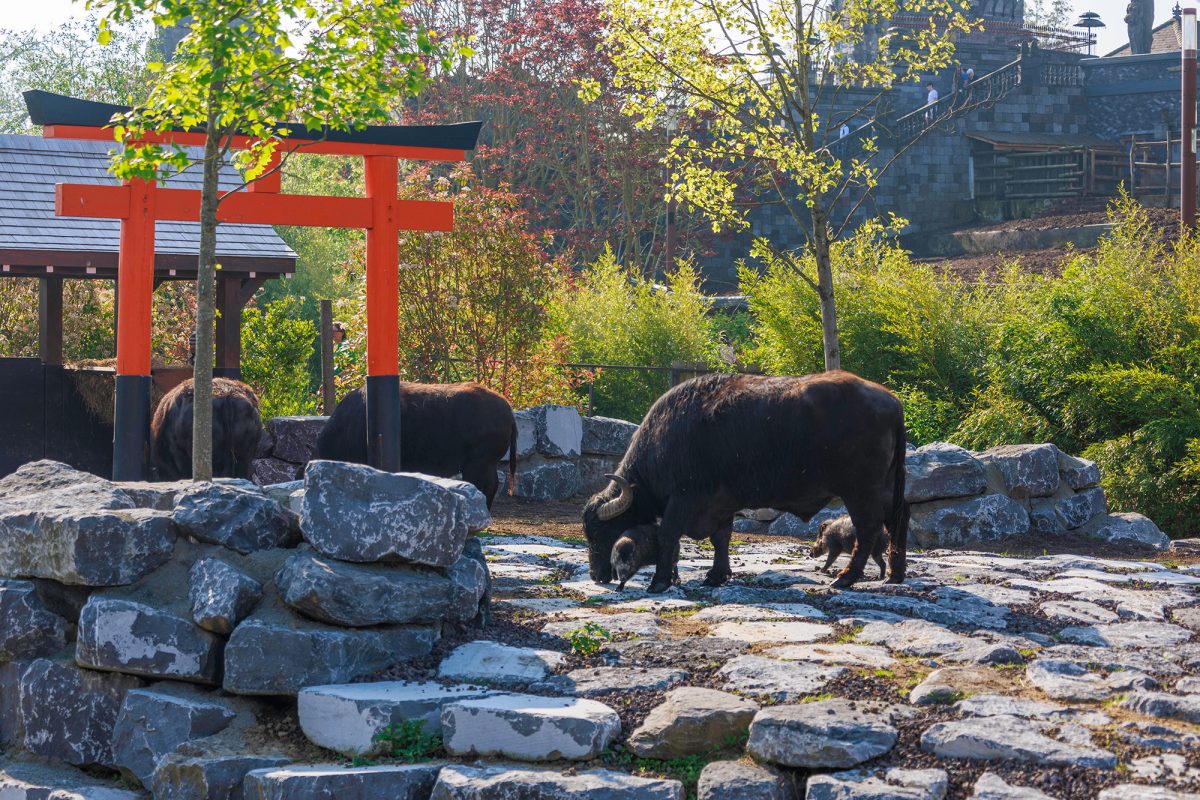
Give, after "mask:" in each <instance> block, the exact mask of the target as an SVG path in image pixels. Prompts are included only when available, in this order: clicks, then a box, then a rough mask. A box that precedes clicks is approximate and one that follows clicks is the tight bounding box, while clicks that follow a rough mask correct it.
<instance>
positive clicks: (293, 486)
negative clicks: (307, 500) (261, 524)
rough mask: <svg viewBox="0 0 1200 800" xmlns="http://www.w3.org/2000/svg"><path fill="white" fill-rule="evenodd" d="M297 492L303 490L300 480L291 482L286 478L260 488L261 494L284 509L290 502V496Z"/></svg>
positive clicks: (302, 482) (291, 480) (302, 483)
mask: <svg viewBox="0 0 1200 800" xmlns="http://www.w3.org/2000/svg"><path fill="white" fill-rule="evenodd" d="M297 490H300V491H303V490H304V481H303V480H302V479H295V480H293V479H292V478H288V479H287V480H284V481H280V482H278V483H268V484H266V485H264V486H263V487H262V491H263V494H265V495H266V496H267V497H269V498H271V499H272V500H274V501H275V502H276V503H279V505H281V506H283V507H284V508H287V506H288V503H290V502H291V498H292V495H293V494H294V493H295V492H296V491H297Z"/></svg>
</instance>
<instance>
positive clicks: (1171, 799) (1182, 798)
mask: <svg viewBox="0 0 1200 800" xmlns="http://www.w3.org/2000/svg"><path fill="white" fill-rule="evenodd" d="M1197 797H1200V795H1197V794H1196V793H1195V792H1177V791H1175V790H1174V789H1168V788H1167V787H1165V786H1143V785H1140V784H1136V783H1122V784H1120V785H1118V786H1110V787H1108V788H1107V789H1101V790H1100V794H1098V795H1096V800H1197Z"/></svg>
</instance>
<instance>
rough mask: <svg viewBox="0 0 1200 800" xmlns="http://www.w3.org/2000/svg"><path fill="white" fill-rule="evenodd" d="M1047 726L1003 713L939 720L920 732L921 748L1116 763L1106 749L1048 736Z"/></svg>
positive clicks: (956, 754) (973, 755)
mask: <svg viewBox="0 0 1200 800" xmlns="http://www.w3.org/2000/svg"><path fill="white" fill-rule="evenodd" d="M1049 727H1050V724H1049V723H1047V722H1042V721H1038V720H1027V719H1020V718H1018V717H1009V716H1003V715H997V716H992V717H974V718H970V719H964V720H956V721H953V722H938V723H936V724H934V725H932V726H930V727H929V728H927V729H926V731H925V732H924V733H923V734H921V749H922V750H925V751H927V752H931V753H934V754H936V755H939V756H942V757H943V758H969V759H974V760H982V761H1001V760H1004V759H1015V760H1018V761H1032V762H1035V763H1041V764H1051V765H1056V766H1079V767H1097V768H1100V769H1112V768H1113V767H1115V766H1116V765H1117V758H1116V756H1114V755H1113V754H1112V753H1110V752H1108V751H1106V750H1101V749H1100V748H1098V747H1094V746H1092V745H1090V744H1076V743H1073V742H1070V741H1064V740H1063V739H1056V738H1051V737H1050V736H1048V735H1047V734H1046V733H1045V732H1044V731H1045V730H1046V729H1047V728H1049ZM1062 727H1065V726H1060V734H1059V735H1060V736H1062V733H1061V730H1062ZM1064 738H1065V737H1064Z"/></svg>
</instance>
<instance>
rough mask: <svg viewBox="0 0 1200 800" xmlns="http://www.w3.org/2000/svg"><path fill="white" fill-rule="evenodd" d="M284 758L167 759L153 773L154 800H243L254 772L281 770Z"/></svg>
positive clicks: (194, 757) (221, 757)
mask: <svg viewBox="0 0 1200 800" xmlns="http://www.w3.org/2000/svg"><path fill="white" fill-rule="evenodd" d="M287 763H288V759H286V758H284V757H282V756H272V755H217V756H190V755H184V754H181V753H172V754H170V755H167V756H164V757H163V759H162V760H161V761H159V763H158V768H157V769H156V770H154V777H153V779H152V780H151V791H152V793H153V796H154V800H243V798H244V797H245V795H244V794H243V781H244V780H245V778H246V775H247V774H249V773H250V772H253V771H254V770H260V769H270V768H272V767H281V766H283V765H284V764H287Z"/></svg>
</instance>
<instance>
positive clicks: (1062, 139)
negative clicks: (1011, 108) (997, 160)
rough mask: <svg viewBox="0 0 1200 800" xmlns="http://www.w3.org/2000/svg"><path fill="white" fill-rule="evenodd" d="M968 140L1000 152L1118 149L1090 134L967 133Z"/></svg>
mask: <svg viewBox="0 0 1200 800" xmlns="http://www.w3.org/2000/svg"><path fill="white" fill-rule="evenodd" d="M966 136H967V138H968V139H974V140H975V141H977V142H984V143H986V144H990V145H992V146H993V147H995V148H996V149H998V150H1061V149H1063V148H1066V147H1100V148H1106V149H1117V148H1116V147H1115V146H1114V145H1113V143H1112V142H1110V141H1109V140H1107V139H1104V138H1102V137H1100V136H1093V135H1092V134H1090V133H1077V134H1053V133H1028V132H1025V131H986V130H985V131H967V134H966Z"/></svg>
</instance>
